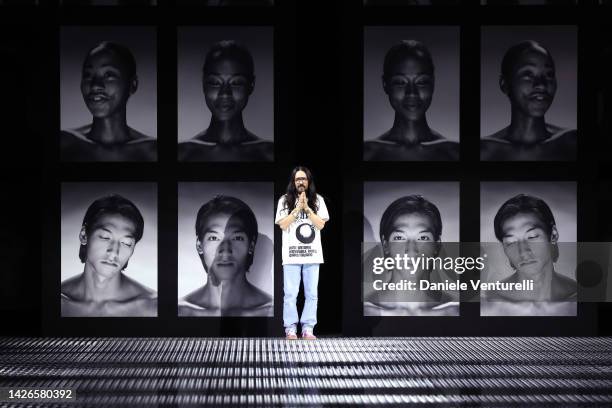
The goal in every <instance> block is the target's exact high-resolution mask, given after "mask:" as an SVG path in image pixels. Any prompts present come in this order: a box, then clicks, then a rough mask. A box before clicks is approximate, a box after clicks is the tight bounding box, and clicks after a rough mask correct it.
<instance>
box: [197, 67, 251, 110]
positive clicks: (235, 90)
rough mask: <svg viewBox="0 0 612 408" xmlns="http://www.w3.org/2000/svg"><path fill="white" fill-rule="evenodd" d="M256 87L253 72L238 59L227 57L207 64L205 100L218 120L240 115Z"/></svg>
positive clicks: (204, 83)
mask: <svg viewBox="0 0 612 408" xmlns="http://www.w3.org/2000/svg"><path fill="white" fill-rule="evenodd" d="M253 87H254V77H253V72H252V71H250V70H249V67H248V66H247V64H245V63H243V62H242V61H241V60H240V59H238V58H231V57H230V56H223V57H220V58H217V59H215V60H214V61H212V62H210V63H208V64H207V65H206V71H205V72H204V79H203V90H204V97H205V99H206V106H208V109H210V112H211V113H212V115H213V117H214V118H216V119H217V120H221V121H227V120H230V119H232V118H234V117H236V116H237V115H240V114H241V113H242V111H243V110H244V108H245V107H246V105H247V103H248V101H249V95H251V93H252V92H253Z"/></svg>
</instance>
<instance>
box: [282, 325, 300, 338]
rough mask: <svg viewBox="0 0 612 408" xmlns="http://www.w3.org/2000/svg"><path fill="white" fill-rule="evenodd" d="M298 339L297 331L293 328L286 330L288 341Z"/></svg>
mask: <svg viewBox="0 0 612 408" xmlns="http://www.w3.org/2000/svg"><path fill="white" fill-rule="evenodd" d="M297 338H298V337H297V334H296V333H295V329H294V328H293V327H288V328H286V329H285V339H286V340H297Z"/></svg>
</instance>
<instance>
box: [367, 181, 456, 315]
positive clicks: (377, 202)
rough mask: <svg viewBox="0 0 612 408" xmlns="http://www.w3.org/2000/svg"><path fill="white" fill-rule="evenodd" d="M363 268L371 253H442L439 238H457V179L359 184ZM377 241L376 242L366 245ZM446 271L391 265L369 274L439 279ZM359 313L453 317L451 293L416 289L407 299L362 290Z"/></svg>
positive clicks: (388, 280)
mask: <svg viewBox="0 0 612 408" xmlns="http://www.w3.org/2000/svg"><path fill="white" fill-rule="evenodd" d="M363 192H364V198H363V211H364V218H363V242H364V248H366V246H367V247H369V249H368V250H367V251H366V252H365V253H364V254H363V263H364V266H363V267H364V272H365V273H368V272H369V271H372V270H373V269H372V264H373V259H374V258H375V257H385V258H395V257H396V256H397V255H400V256H402V257H403V256H404V254H407V255H408V256H411V257H417V256H420V254H426V255H427V256H429V257H437V256H440V257H443V256H444V255H443V254H442V252H443V245H442V244H443V243H444V242H459V183H458V182H366V183H364V186H363ZM371 243H376V244H377V245H368V244H371ZM447 278H448V279H452V278H453V277H452V276H447V272H446V271H441V270H438V269H436V268H432V269H427V268H419V269H418V270H417V271H416V272H414V271H410V270H407V269H397V268H396V269H393V270H388V271H385V272H384V273H382V274H380V275H377V276H376V277H372V279H381V280H382V281H383V282H386V283H397V282H401V281H413V282H416V283H417V286H418V282H419V281H421V280H427V281H429V282H443V281H444V280H445V279H447ZM363 295H364V316H458V315H459V303H458V302H457V301H456V293H444V292H434V291H417V292H416V293H415V294H411V295H410V296H409V297H408V299H409V300H408V301H406V299H402V298H401V295H397V294H395V293H390V292H389V291H375V290H374V289H373V288H372V290H371V291H369V292H364V294H363Z"/></svg>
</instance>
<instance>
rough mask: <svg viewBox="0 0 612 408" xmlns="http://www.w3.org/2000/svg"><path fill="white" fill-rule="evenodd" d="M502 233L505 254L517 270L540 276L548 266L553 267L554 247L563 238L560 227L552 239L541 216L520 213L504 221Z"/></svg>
mask: <svg viewBox="0 0 612 408" xmlns="http://www.w3.org/2000/svg"><path fill="white" fill-rule="evenodd" d="M502 234H503V237H502V243H503V247H504V252H505V254H506V256H507V257H508V261H509V262H510V265H511V266H512V267H513V268H514V269H515V270H517V271H519V272H521V273H523V274H525V275H527V276H536V275H538V274H539V273H540V272H541V271H542V270H543V269H544V268H545V267H552V264H553V244H556V242H557V240H558V238H559V234H558V232H557V229H556V227H554V226H553V227H552V230H551V234H550V236H549V235H548V234H547V232H546V229H545V227H544V225H543V223H542V221H541V220H540V218H538V216H537V215H535V214H533V213H518V214H516V215H514V216H512V217H510V218H508V219H506V220H505V221H504V223H503V224H502Z"/></svg>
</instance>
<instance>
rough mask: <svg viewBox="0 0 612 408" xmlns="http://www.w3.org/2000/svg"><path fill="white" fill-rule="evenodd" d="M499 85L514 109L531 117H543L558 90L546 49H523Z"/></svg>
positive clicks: (552, 65) (550, 59)
mask: <svg viewBox="0 0 612 408" xmlns="http://www.w3.org/2000/svg"><path fill="white" fill-rule="evenodd" d="M500 87H501V89H502V91H503V92H504V93H505V94H506V95H508V97H509V98H510V102H511V103H512V106H513V108H514V109H519V110H520V111H521V112H523V113H524V114H525V115H527V116H531V117H542V116H544V114H545V113H546V111H547V110H548V108H550V105H551V104H552V101H553V99H554V97H555V93H556V91H557V77H556V75H555V65H554V62H553V60H552V58H551V57H550V55H549V54H548V53H547V52H545V50H540V49H530V50H527V51H524V52H522V53H521V54H520V55H519V56H518V58H517V60H516V61H515V62H514V64H513V65H512V69H511V74H510V75H509V78H506V77H504V76H502V78H501V79H500Z"/></svg>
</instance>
